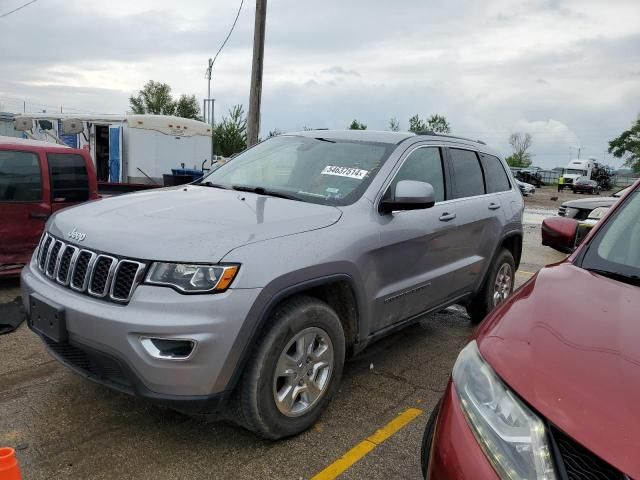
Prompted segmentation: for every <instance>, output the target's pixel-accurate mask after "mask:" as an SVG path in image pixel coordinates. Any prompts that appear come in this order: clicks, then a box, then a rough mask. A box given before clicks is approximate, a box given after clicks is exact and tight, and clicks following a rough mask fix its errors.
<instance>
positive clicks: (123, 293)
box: [37, 233, 146, 303]
mask: <svg viewBox="0 0 640 480" xmlns="http://www.w3.org/2000/svg"><path fill="white" fill-rule="evenodd" d="M37 264H38V268H39V269H40V271H41V272H43V273H44V274H45V275H46V276H47V277H49V278H51V279H52V280H55V281H56V282H57V283H59V284H61V285H64V286H66V287H70V288H71V289H72V290H75V291H77V292H82V293H87V294H89V295H91V296H94V297H98V298H104V299H108V300H112V301H114V302H119V303H126V302H128V301H129V300H130V299H131V296H132V295H133V292H134V290H135V289H136V287H137V286H138V284H139V283H140V282H141V281H142V279H143V277H144V272H145V270H146V264H145V263H143V262H138V261H136V260H131V259H128V258H116V257H113V256H111V255H107V254H104V253H99V252H94V251H91V250H87V249H79V248H78V247H76V246H74V245H71V244H66V243H64V242H63V241H62V240H59V239H57V238H55V237H53V236H52V235H50V234H48V233H46V234H45V235H43V237H42V240H41V241H40V245H39V248H38V256H37Z"/></svg>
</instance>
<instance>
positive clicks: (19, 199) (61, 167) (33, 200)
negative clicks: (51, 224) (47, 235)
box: [0, 137, 98, 277]
mask: <svg viewBox="0 0 640 480" xmlns="http://www.w3.org/2000/svg"><path fill="white" fill-rule="evenodd" d="M96 198H98V192H97V181H96V174H95V170H94V167H93V162H92V161H91V157H90V156H89V154H88V153H87V151H86V150H80V149H74V148H69V147H64V146H60V145H55V144H52V143H47V142H40V141H36V140H23V139H20V138H15V137H0V277H2V276H15V275H18V274H19V273H20V270H21V269H22V267H23V266H24V265H25V264H26V263H28V262H29V259H30V258H31V254H32V253H33V250H34V249H35V248H36V246H37V245H38V241H39V240H40V237H41V236H42V231H43V229H44V225H45V222H46V221H47V219H48V218H49V217H50V216H51V215H52V214H53V213H55V212H57V211H59V210H61V209H63V208H66V207H69V206H71V205H76V204H78V203H81V202H86V201H87V200H93V199H96Z"/></svg>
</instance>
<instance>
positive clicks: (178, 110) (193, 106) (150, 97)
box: [129, 80, 200, 120]
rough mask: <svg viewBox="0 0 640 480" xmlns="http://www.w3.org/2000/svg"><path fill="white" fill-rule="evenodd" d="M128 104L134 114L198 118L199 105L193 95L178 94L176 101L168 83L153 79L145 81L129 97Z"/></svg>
mask: <svg viewBox="0 0 640 480" xmlns="http://www.w3.org/2000/svg"><path fill="white" fill-rule="evenodd" d="M129 105H130V106H131V111H132V112H133V113H136V114H145V113H149V114H152V115H176V116H178V117H183V118H193V119H195V120H200V107H199V106H198V101H197V100H196V96H195V95H180V98H179V99H178V100H177V101H176V100H174V99H173V96H172V95H171V87H170V86H169V85H168V84H166V83H162V82H155V81H153V80H149V81H148V82H147V83H145V85H144V87H142V90H140V91H139V92H138V94H137V95H135V96H134V95H131V96H130V97H129Z"/></svg>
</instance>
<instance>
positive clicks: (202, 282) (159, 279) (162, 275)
mask: <svg viewBox="0 0 640 480" xmlns="http://www.w3.org/2000/svg"><path fill="white" fill-rule="evenodd" d="M239 268H240V267H239V265H190V264H185V263H164V262H155V263H154V264H153V265H151V269H150V270H149V273H148V274H147V278H146V283H150V284H153V285H165V286H169V287H174V288H176V289H178V290H179V291H181V292H184V293H206V292H223V291H225V290H226V289H227V288H228V287H229V285H231V282H232V281H233V279H234V278H235V276H236V274H237V273H238V269H239Z"/></svg>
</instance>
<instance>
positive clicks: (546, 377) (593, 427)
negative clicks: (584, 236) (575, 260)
mask: <svg viewBox="0 0 640 480" xmlns="http://www.w3.org/2000/svg"><path fill="white" fill-rule="evenodd" d="M477 341H478V345H479V349H480V352H481V353H482V355H483V357H484V358H485V359H486V360H487V362H489V364H491V366H492V367H493V368H494V370H495V371H496V373H497V374H498V375H499V376H500V377H501V378H502V379H503V380H504V381H505V382H506V383H507V384H508V385H509V386H510V387H511V388H512V389H513V390H514V391H516V392H517V393H518V394H519V395H520V396H521V397H522V398H523V399H524V400H525V401H526V402H527V403H529V404H530V405H531V406H533V407H534V408H535V409H536V410H537V411H538V412H539V413H540V414H541V415H543V416H544V417H546V418H547V419H548V420H549V421H550V422H552V423H553V424H555V425H556V426H557V427H558V428H560V429H561V430H563V431H564V432H565V433H566V434H568V435H569V436H570V437H572V438H573V439H575V440H576V441H577V442H578V443H580V444H582V445H583V446H585V447H586V448H588V449H589V450H590V451H591V452H593V453H595V454H596V455H597V456H599V457H601V458H602V459H603V460H605V461H607V462H608V463H610V464H611V465H613V466H614V467H616V468H618V469H619V470H621V471H623V472H624V473H626V474H627V475H630V476H632V477H634V478H639V479H640V459H639V456H638V455H639V453H640V289H639V288H638V287H635V286H631V285H626V284H624V283H620V282H617V281H615V280H611V279H608V278H605V277H602V276H599V275H596V274H593V273H590V272H588V271H586V270H583V269H581V268H578V267H576V266H574V265H572V264H570V263H562V264H559V265H555V266H551V267H547V268H544V269H542V270H541V271H540V272H539V274H538V275H537V276H536V277H534V278H532V279H531V280H530V281H529V282H527V283H526V284H525V285H524V286H523V287H522V288H521V289H520V290H519V291H518V292H517V293H516V294H515V295H514V297H513V300H512V301H510V302H507V303H506V304H504V305H503V306H502V307H501V308H499V309H497V310H496V311H495V313H494V314H493V315H491V317H490V318H489V319H487V321H486V322H485V324H484V325H483V326H482V327H481V329H480V330H479V332H478V335H477Z"/></svg>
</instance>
